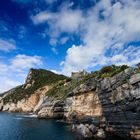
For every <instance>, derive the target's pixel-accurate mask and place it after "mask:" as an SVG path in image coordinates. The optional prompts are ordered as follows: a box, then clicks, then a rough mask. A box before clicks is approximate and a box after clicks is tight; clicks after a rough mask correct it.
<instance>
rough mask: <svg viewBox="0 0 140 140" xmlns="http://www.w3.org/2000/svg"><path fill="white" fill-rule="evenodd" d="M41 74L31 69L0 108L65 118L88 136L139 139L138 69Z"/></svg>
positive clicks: (139, 91) (5, 97)
mask: <svg viewBox="0 0 140 140" xmlns="http://www.w3.org/2000/svg"><path fill="white" fill-rule="evenodd" d="M112 69H113V70H112ZM114 71H115V72H114ZM41 72H42V71H41ZM39 73H40V72H39ZM39 73H38V71H30V73H29V75H28V77H27V79H26V82H25V84H24V85H22V86H20V87H17V88H15V89H13V90H10V91H9V92H7V93H6V94H5V95H4V96H3V97H2V99H1V103H0V108H1V109H2V110H3V111H25V112H28V111H32V112H34V113H35V114H37V115H38V118H59V119H65V120H66V121H67V122H69V123H71V124H73V126H72V129H73V130H74V131H77V132H78V133H80V134H81V135H82V136H83V137H85V138H91V137H98V138H104V137H105V136H106V133H111V134H116V135H119V136H122V137H126V136H128V137H132V138H137V139H140V107H139V106H140V69H139V68H127V67H126V66H122V67H116V66H112V67H106V68H103V69H102V70H101V71H99V72H95V73H91V74H87V73H86V75H82V76H81V75H80V77H78V78H77V79H75V78H72V79H67V78H66V77H64V76H62V75H61V76H60V75H59V76H58V75H55V76H54V75H52V73H51V76H50V73H49V76H46V74H44V71H43V73H41V74H39ZM47 74H48V72H47ZM38 75H40V76H39V77H37V76H38ZM42 75H43V78H42V77H41V76H42ZM34 77H35V78H34ZM49 77H51V80H49V81H48V79H47V80H46V78H49ZM54 77H55V78H54ZM38 79H39V80H38ZM52 79H53V81H52ZM60 80H61V81H60ZM36 81H41V83H40V82H37V83H36ZM42 83H43V84H42ZM50 83H51V84H50ZM21 89H22V90H21ZM23 89H24V90H23ZM29 89H30V90H29ZM23 91H24V92H23ZM26 91H27V92H26ZM17 95H20V96H18V98H16V100H15V97H16V96H17ZM11 97H12V98H11ZM21 97H22V98H21Z"/></svg>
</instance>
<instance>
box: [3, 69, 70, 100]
mask: <svg viewBox="0 0 140 140" xmlns="http://www.w3.org/2000/svg"><path fill="white" fill-rule="evenodd" d="M64 79H67V77H66V76H64V75H58V74H55V73H53V72H51V71H48V70H43V69H31V70H30V72H29V74H28V77H27V79H26V82H25V84H24V85H21V86H18V87H16V88H14V89H12V90H10V91H8V92H5V95H6V96H5V97H4V99H3V101H4V103H6V102H14V103H16V102H18V101H20V100H21V99H23V98H28V97H29V96H30V95H31V94H33V93H34V92H35V91H36V90H37V89H39V88H41V87H43V86H45V85H51V84H55V83H57V82H58V81H60V80H64ZM27 86H29V87H27Z"/></svg>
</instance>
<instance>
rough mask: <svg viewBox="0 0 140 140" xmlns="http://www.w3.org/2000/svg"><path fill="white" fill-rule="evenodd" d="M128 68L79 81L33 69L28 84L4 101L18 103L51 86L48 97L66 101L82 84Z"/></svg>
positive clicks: (110, 69) (111, 68)
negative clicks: (38, 90)
mask: <svg viewBox="0 0 140 140" xmlns="http://www.w3.org/2000/svg"><path fill="white" fill-rule="evenodd" d="M126 68H128V66H127V65H122V66H115V65H112V66H106V67H103V68H102V69H101V70H99V71H95V72H91V73H86V74H85V75H82V76H80V78H77V79H71V78H67V77H66V76H64V75H58V74H55V73H53V72H51V71H48V70H44V69H31V70H30V72H29V74H28V76H27V79H26V82H25V84H24V85H22V86H18V87H16V88H14V89H12V90H10V91H8V92H6V94H7V95H6V96H5V97H4V99H3V101H4V103H6V102H15V103H16V102H17V101H20V100H21V99H23V98H28V97H29V96H30V95H31V94H33V93H34V92H35V91H36V90H37V89H39V88H41V87H43V86H45V85H51V86H52V88H51V89H50V90H49V91H48V92H47V93H46V96H49V97H51V98H52V99H55V100H56V99H61V100H63V99H65V98H66V97H67V96H68V95H69V94H71V93H72V92H73V90H74V89H75V88H77V87H78V86H80V85H82V84H88V85H89V84H92V83H93V81H92V80H93V78H95V79H100V78H106V77H112V76H114V75H116V74H118V73H120V72H121V71H124V70H125V69H126Z"/></svg>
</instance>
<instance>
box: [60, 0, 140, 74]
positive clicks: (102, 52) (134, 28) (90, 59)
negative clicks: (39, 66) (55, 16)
mask: <svg viewBox="0 0 140 140" xmlns="http://www.w3.org/2000/svg"><path fill="white" fill-rule="evenodd" d="M123 2H124V3H121V2H116V3H115V4H113V5H112V4H111V1H110V0H104V1H101V2H99V3H98V4H97V5H96V6H95V7H93V8H92V9H90V10H89V12H88V14H87V16H86V17H83V18H84V22H83V23H82V25H81V26H82V29H81V30H80V31H81V34H80V35H81V40H83V42H84V43H83V44H82V45H80V46H75V45H73V46H72V47H71V48H69V49H68V50H67V56H66V57H65V61H64V66H63V69H62V71H63V73H65V74H67V75H69V74H70V72H71V71H78V70H81V69H88V68H94V67H95V66H99V65H100V66H102V65H108V64H129V65H134V64H136V63H137V62H139V58H138V54H139V49H140V46H137V47H136V46H128V45H125V44H127V43H129V42H131V41H139V40H140V24H139V23H140V9H139V8H138V5H140V2H139V1H134V0H129V1H125V0H124V1H123ZM124 45H125V47H124ZM136 50H137V51H136ZM136 52H137V53H136ZM108 53H110V54H108ZM136 54H137V55H136ZM130 56H131V57H130Z"/></svg>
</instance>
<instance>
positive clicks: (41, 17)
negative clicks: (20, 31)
mask: <svg viewBox="0 0 140 140" xmlns="http://www.w3.org/2000/svg"><path fill="white" fill-rule="evenodd" d="M54 18H56V15H55V14H53V13H49V12H47V11H43V12H40V13H38V14H37V15H35V16H31V19H32V21H33V22H34V24H40V23H44V22H46V21H48V20H51V19H54Z"/></svg>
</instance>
